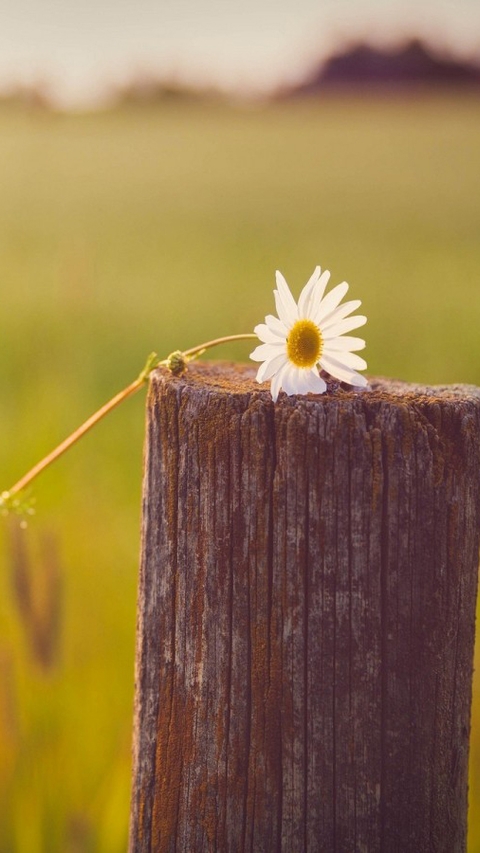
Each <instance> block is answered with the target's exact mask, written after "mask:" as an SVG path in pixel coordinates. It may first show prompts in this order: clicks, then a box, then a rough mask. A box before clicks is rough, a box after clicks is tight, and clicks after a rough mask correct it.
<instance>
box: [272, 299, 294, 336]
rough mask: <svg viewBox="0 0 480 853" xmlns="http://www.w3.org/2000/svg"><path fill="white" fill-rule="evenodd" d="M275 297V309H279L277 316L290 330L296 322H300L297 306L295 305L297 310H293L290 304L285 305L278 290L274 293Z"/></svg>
mask: <svg viewBox="0 0 480 853" xmlns="http://www.w3.org/2000/svg"><path fill="white" fill-rule="evenodd" d="M273 295H274V297H275V307H276V309H277V314H278V316H279V317H280V320H281V321H282V323H285V325H286V326H287V327H288V328H289V329H290V328H291V327H292V326H293V324H294V323H295V321H296V320H298V311H297V306H296V305H295V309H293V308H292V307H291V305H290V303H285V302H284V301H283V298H282V295H281V294H280V293H279V291H278V290H274V291H273Z"/></svg>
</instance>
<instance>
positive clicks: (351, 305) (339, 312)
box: [322, 299, 362, 327]
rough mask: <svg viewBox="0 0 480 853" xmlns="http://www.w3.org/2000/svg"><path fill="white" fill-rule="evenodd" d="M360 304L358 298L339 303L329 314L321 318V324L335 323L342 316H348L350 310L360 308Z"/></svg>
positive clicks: (341, 318)
mask: <svg viewBox="0 0 480 853" xmlns="http://www.w3.org/2000/svg"><path fill="white" fill-rule="evenodd" d="M361 304H362V302H361V300H360V299H352V300H351V301H350V302H344V303H343V305H339V306H338V308H335V309H334V310H333V311H331V313H330V314H328V315H326V316H325V317H324V318H323V320H322V326H324V327H326V326H329V325H330V323H336V322H338V321H339V320H343V318H344V317H348V315H349V314H351V313H352V311H356V310H357V308H360V305H361Z"/></svg>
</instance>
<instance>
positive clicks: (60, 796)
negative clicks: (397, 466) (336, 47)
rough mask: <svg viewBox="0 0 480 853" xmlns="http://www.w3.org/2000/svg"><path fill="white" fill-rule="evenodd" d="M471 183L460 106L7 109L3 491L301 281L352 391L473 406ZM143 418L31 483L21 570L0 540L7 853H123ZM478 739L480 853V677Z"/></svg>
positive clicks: (477, 133) (0, 321)
mask: <svg viewBox="0 0 480 853" xmlns="http://www.w3.org/2000/svg"><path fill="white" fill-rule="evenodd" d="M479 167H480V100H479V99H478V98H474V97H467V96H462V97H460V96H458V95H457V96H454V95H451V96H436V97H428V98H427V97H418V98H417V99H411V100H408V99H402V98H393V99H392V98H391V99H390V100H388V99H386V98H383V99H381V98H380V99H376V100H375V99H365V98H363V99H360V98H358V99H352V98H346V97H345V98H342V99H338V100H335V99H330V100H325V101H322V102H319V103H316V104H313V103H312V104H306V103H303V104H300V103H299V104H292V105H288V106H275V107H269V108H268V109H261V108H250V109H243V110H233V109H231V108H228V107H225V106H219V105H210V106H206V105H203V106H202V105H198V104H190V105H184V106H180V105H174V104H172V105H170V106H164V107H161V108H160V107H159V108H156V109H144V110H134V109H131V110H123V111H118V112H112V113H104V114H99V115H89V116H81V115H77V116H75V115H71V116H60V115H49V114H43V113H37V114H35V113H26V112H22V111H15V110H13V109H8V110H7V109H4V110H3V112H0V189H1V204H0V282H1V284H0V288H1V302H0V448H1V450H0V460H1V482H0V490H1V489H3V488H8V487H9V486H10V485H11V484H12V483H13V482H14V481H15V480H16V479H18V477H19V476H20V475H21V474H23V473H24V471H25V470H26V469H27V468H28V467H30V465H32V464H33V463H34V462H35V461H37V459H38V458H39V457H40V456H41V455H43V454H44V453H45V452H46V451H48V450H50V449H51V448H52V447H53V446H54V445H55V444H56V443H57V442H58V441H59V440H60V439H62V438H63V437H64V436H65V435H66V434H68V433H69V432H70V431H71V429H72V428H74V427H75V426H77V425H78V424H79V423H80V422H81V421H82V420H83V419H84V418H85V417H86V416H87V415H89V414H90V413H91V412H92V411H94V410H95V409H96V408H97V407H98V406H99V405H100V404H102V403H103V402H104V401H105V400H106V399H107V398H108V397H110V396H112V395H113V393H115V392H116V391H117V390H119V389H120V388H122V387H123V386H124V385H126V384H127V383H128V382H129V381H131V380H132V379H134V378H135V376H136V375H137V374H138V372H139V371H140V369H141V368H142V366H143V364H144V361H145V358H146V356H147V354H148V353H149V352H150V351H151V350H156V351H157V352H159V353H160V354H167V353H168V352H170V351H171V350H173V349H177V348H187V347H189V346H192V345H194V344H196V343H200V342H201V341H202V340H207V339H209V338H212V337H216V336H218V335H222V334H229V333H232V334H233V333H238V332H245V331H250V330H251V329H252V327H253V326H254V325H255V324H256V323H257V322H260V321H262V320H263V317H264V315H265V314H266V313H268V312H270V311H271V310H272V309H273V297H272V289H273V284H274V270H275V269H276V268H279V269H281V270H282V271H283V272H284V274H285V275H286V277H287V280H288V281H289V282H290V283H291V285H292V289H293V290H294V292H295V293H298V292H299V290H300V288H301V286H302V285H303V284H304V282H305V281H306V279H307V278H308V276H309V275H310V273H311V272H312V270H313V268H314V266H315V265H316V264H317V263H319V264H321V266H322V267H328V268H329V269H330V270H331V271H332V282H333V283H336V282H337V281H341V280H342V279H346V280H348V281H349V282H350V285H351V297H352V298H361V299H362V300H363V308H364V310H365V313H366V314H367V315H368V317H369V323H368V325H367V327H366V329H365V337H366V339H367V350H366V357H367V359H368V362H369V372H371V373H374V374H383V375H391V376H395V377H398V378H403V379H406V380H412V381H419V382H426V383H444V382H470V383H475V384H478V385H480V359H479V328H480V273H479V271H480V239H479V235H480V168H479ZM362 331H363V330H362ZM248 352H249V346H248V343H247V344H237V345H232V346H231V347H230V348H229V349H228V348H225V349H224V350H222V351H221V352H220V351H218V356H219V357H233V358H238V359H242V360H243V359H246V357H247V354H248ZM143 406H144V395H143V394H141V395H139V396H138V397H137V398H134V399H133V400H130V401H128V402H127V403H125V404H124V406H122V407H121V408H120V409H119V410H117V411H116V412H115V413H114V414H113V415H111V416H110V418H109V419H108V420H107V421H104V422H103V423H102V424H101V425H100V426H99V427H98V428H97V429H96V430H95V431H94V433H92V434H91V435H89V436H88V437H87V438H86V439H84V441H83V442H82V443H81V444H80V445H79V446H77V447H76V448H75V449H74V450H72V451H71V452H70V454H69V455H68V456H67V457H65V458H64V459H63V460H61V461H60V462H58V463H57V464H56V465H55V466H54V467H53V468H52V469H50V470H49V471H48V472H46V473H45V474H44V475H43V476H42V478H41V479H40V480H39V481H38V485H37V486H36V488H35V493H36V497H37V502H38V513H37V516H36V518H35V519H34V520H33V522H32V523H31V524H30V526H29V528H28V530H27V531H26V532H25V533H24V534H23V536H22V542H23V544H22V543H20V544H22V548H25V549H26V555H25V554H23V551H22V548H20V546H19V543H18V541H17V540H15V539H14V538H12V531H11V529H10V527H9V525H8V524H7V523H6V521H2V523H1V525H0V528H1V529H0V537H1V542H0V562H1V571H0V620H1V626H0V767H1V770H0V851H1V853H17V851H18V853H40V851H42V853H43V852H44V851H45V853H57V851H62V853H84V851H85V853H87V852H88V853H90V851H99V853H120V851H124V850H125V846H126V837H127V827H128V810H129V788H130V740H131V721H132V698H133V659H134V632H135V597H136V577H137V559H138V539H139V536H138V532H139V514H140V489H141V472H142V441H143V417H144V416H143ZM23 540H24V541H23ZM15 541H16V542H17V544H16V545H15ZM19 548H20V550H19ZM28 555H29V556H28ZM15 566H16V570H15V571H16V576H17V591H16V592H15V586H14V583H13V574H14V572H13V569H14V567H15ZM20 570H21V571H22V572H23V574H24V576H25V577H24V586H25V585H26V586H27V587H28V586H29V584H30V585H33V586H34V587H35V588H37V587H38V589H37V591H36V593H35V596H36V597H35V598H34V606H33V611H32V605H31V602H30V604H29V594H28V589H27V591H26V590H25V588H23V587H22V588H21V589H19V582H18V572H19V571H20ZM49 583H50V587H49ZM22 596H23V598H22ZM52 599H54V601H53V604H54V605H55V607H56V608H57V610H56V611H54V612H53V615H52V614H51V613H50V611H49V607H50V609H51V605H52ZM22 601H23V605H22ZM22 606H23V609H22ZM29 607H30V610H29ZM57 611H58V613H59V619H57V617H58V613H57ZM57 621H58V625H57ZM42 631H43V634H42ZM45 635H46V639H45ZM42 636H43V645H42ZM49 643H50V645H49ZM472 732H473V741H472V753H471V790H470V803H471V810H470V845H469V851H470V853H477V851H480V681H479V680H478V679H477V683H476V689H475V697H474V712H473V729H472Z"/></svg>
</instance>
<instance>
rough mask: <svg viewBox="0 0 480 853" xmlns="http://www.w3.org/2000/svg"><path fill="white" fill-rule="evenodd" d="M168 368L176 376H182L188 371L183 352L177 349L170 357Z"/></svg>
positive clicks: (167, 362) (167, 363)
mask: <svg viewBox="0 0 480 853" xmlns="http://www.w3.org/2000/svg"><path fill="white" fill-rule="evenodd" d="M166 366H167V368H168V369H169V371H170V373H173V375H174V376H181V375H182V373H185V371H186V369H187V359H186V358H185V356H184V354H183V352H181V351H180V350H178V349H177V350H175V352H171V353H170V355H169V356H168V358H167V360H166Z"/></svg>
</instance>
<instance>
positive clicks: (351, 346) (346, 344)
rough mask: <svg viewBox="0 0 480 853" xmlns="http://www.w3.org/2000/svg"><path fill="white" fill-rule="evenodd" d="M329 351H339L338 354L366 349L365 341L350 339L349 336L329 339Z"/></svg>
mask: <svg viewBox="0 0 480 853" xmlns="http://www.w3.org/2000/svg"><path fill="white" fill-rule="evenodd" d="M328 349H329V350H337V351H338V352H345V351H346V350H347V351H350V352H353V351H354V350H359V349H365V341H364V340H363V338H350V337H348V335H341V336H340V337H338V338H331V339H328Z"/></svg>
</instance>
